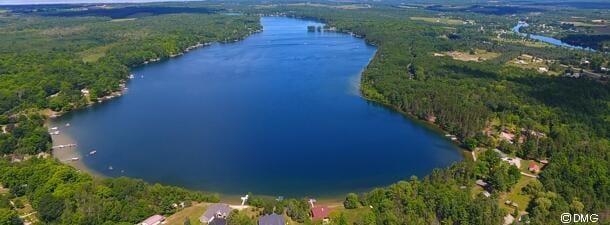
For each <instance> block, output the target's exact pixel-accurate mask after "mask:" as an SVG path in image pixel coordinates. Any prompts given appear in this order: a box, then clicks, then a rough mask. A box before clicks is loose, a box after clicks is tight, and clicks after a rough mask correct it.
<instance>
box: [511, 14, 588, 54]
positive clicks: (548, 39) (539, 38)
mask: <svg viewBox="0 0 610 225" xmlns="http://www.w3.org/2000/svg"><path fill="white" fill-rule="evenodd" d="M527 26H529V24H528V23H526V22H523V21H519V23H517V25H515V26H514V27H513V29H512V31H513V32H515V33H518V34H520V35H522V36H524V37H527V38H530V39H533V40H537V41H542V42H546V43H549V44H552V45H555V46H560V47H565V48H570V49H580V50H587V51H595V50H594V49H592V48H589V47H583V46H576V45H571V44H568V43H565V42H563V41H561V40H559V39H556V38H552V37H547V36H542V35H537V34H527V33H521V31H520V30H521V28H522V27H527Z"/></svg>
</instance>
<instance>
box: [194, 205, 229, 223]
mask: <svg viewBox="0 0 610 225" xmlns="http://www.w3.org/2000/svg"><path fill="white" fill-rule="evenodd" d="M229 213H231V207H229V205H227V204H222V203H216V204H211V205H210V206H209V207H208V210H206V211H205V212H204V213H203V215H201V217H199V221H200V222H201V223H204V224H206V223H207V224H218V223H222V222H223V220H224V219H226V218H227V216H229ZM215 220H219V221H216V222H214V223H212V222H213V221H215Z"/></svg>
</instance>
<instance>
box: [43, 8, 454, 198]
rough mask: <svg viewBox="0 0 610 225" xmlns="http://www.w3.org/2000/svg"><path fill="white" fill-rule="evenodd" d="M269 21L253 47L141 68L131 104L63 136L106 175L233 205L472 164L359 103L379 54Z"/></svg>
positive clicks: (79, 119) (345, 38)
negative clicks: (247, 196) (217, 196)
mask: <svg viewBox="0 0 610 225" xmlns="http://www.w3.org/2000/svg"><path fill="white" fill-rule="evenodd" d="M261 22H262V25H263V27H264V29H263V32H261V33H257V34H254V35H252V36H250V37H248V38H246V39H245V40H243V41H239V42H236V43H230V44H213V45H211V46H207V47H204V48H200V49H197V50H193V51H191V52H189V53H188V54H185V55H183V56H181V57H177V58H172V59H169V60H164V61H161V62H158V63H155V64H149V65H146V66H142V67H139V68H135V69H133V71H132V72H133V73H134V74H135V79H133V80H131V81H130V82H129V83H128V87H129V90H128V91H127V93H126V94H125V95H123V96H122V97H120V98H116V99H115V100H112V101H108V102H105V103H103V104H97V105H94V106H92V107H89V108H86V109H83V110H79V111H76V112H72V113H68V114H66V115H64V116H62V117H60V118H58V119H55V120H53V121H51V123H52V126H58V127H60V130H61V131H62V132H63V133H62V135H64V136H65V137H69V138H71V139H72V140H74V141H75V142H77V143H78V149H77V151H79V152H80V155H81V160H80V161H81V162H82V163H83V164H84V165H86V166H87V167H88V168H89V169H90V170H92V171H95V172H96V173H100V174H102V175H105V176H109V177H116V176H129V177H135V178H141V179H144V180H146V181H149V182H160V183H163V184H171V185H178V186H183V187H187V188H193V189H200V190H206V191H213V192H219V193H223V194H243V193H246V192H252V193H254V194H264V195H272V196H279V195H282V196H306V195H310V196H312V195H313V196H333V195H341V194H344V193H347V192H351V191H364V190H368V189H370V188H373V187H379V186H384V185H388V184H391V183H393V182H396V181H398V180H401V179H408V178H409V177H411V176H412V175H417V176H420V177H421V176H424V175H427V174H428V173H430V172H431V171H432V169H433V168H438V167H446V166H448V165H449V164H451V163H453V162H455V161H459V160H462V155H461V152H460V151H459V150H458V149H457V148H456V147H455V146H454V145H453V144H452V143H450V141H448V140H447V139H446V138H445V137H443V136H442V134H439V133H437V132H434V131H432V130H430V129H429V128H427V127H425V126H422V125H421V123H418V122H414V121H411V120H410V119H408V118H406V117H404V116H402V115H401V114H399V113H397V112H395V111H393V110H390V109H388V108H386V107H383V106H380V105H378V104H375V103H372V102H369V101H367V100H365V99H364V98H362V97H361V96H360V94H359V80H360V73H361V72H362V70H363V69H364V68H365V67H366V65H367V63H368V62H369V60H370V59H371V58H372V57H373V55H374V53H375V51H376V48H375V47H374V46H371V45H367V44H366V43H365V42H364V40H362V39H359V38H355V37H352V36H350V35H348V34H341V33H332V32H307V26H308V25H321V24H319V23H316V22H313V21H305V20H298V19H290V18H283V17H263V18H262V19H261ZM66 123H70V124H71V126H69V127H66V126H64V125H65V124H66ZM62 135H60V136H62ZM93 150H95V151H96V153H95V154H93V155H89V152H90V151H93ZM61 151H73V150H67V149H66V150H61ZM62 160H66V159H62Z"/></svg>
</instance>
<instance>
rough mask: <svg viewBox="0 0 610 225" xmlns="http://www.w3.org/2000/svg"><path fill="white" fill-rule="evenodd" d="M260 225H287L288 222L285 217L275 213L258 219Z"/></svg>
mask: <svg viewBox="0 0 610 225" xmlns="http://www.w3.org/2000/svg"><path fill="white" fill-rule="evenodd" d="M258 225H286V220H285V219H284V217H283V216H280V215H278V214H275V213H273V214H270V215H265V216H262V217H260V218H258Z"/></svg>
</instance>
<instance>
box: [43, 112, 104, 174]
mask: <svg viewBox="0 0 610 225" xmlns="http://www.w3.org/2000/svg"><path fill="white" fill-rule="evenodd" d="M47 127H49V129H50V128H51V127H57V130H58V131H59V132H60V133H59V134H58V135H51V139H52V143H53V146H54V148H53V151H52V153H53V158H55V159H57V160H58V161H60V162H61V163H63V164H66V165H70V166H72V167H74V168H76V169H78V170H80V171H84V172H86V173H88V174H91V175H92V176H94V177H105V176H104V175H102V174H100V173H98V172H96V171H94V170H92V169H90V168H88V167H87V166H86V165H85V163H83V161H82V158H83V156H82V154H81V153H80V151H79V146H78V143H77V142H76V140H74V139H73V138H72V137H70V136H69V135H67V134H66V133H65V132H63V131H62V128H64V127H65V124H63V125H62V126H60V125H57V124H53V123H50V122H49V123H47ZM70 144H76V146H72V147H64V148H56V147H55V146H60V145H64V146H65V145H70ZM73 158H78V160H72V159H73Z"/></svg>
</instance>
